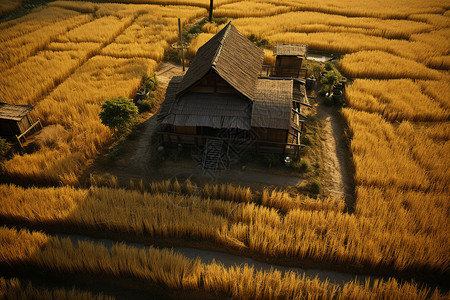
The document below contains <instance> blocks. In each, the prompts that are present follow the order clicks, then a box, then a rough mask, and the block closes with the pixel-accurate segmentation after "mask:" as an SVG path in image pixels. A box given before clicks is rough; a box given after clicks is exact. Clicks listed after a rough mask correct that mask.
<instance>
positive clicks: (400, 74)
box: [339, 51, 442, 80]
mask: <svg viewBox="0 0 450 300" xmlns="http://www.w3.org/2000/svg"><path fill="white" fill-rule="evenodd" d="M339 66H340V69H341V70H342V72H343V73H345V74H346V75H348V76H350V77H353V78H360V77H363V78H367V77H369V78H375V79H395V78H414V79H434V80H437V79H440V78H441V77H442V74H441V73H440V72H438V71H436V70H432V69H429V68H427V67H425V66H424V65H423V64H420V63H418V62H415V61H413V60H410V59H407V58H403V57H399V56H396V55H392V54H389V53H386V52H383V51H361V52H356V53H352V54H347V55H345V57H344V58H343V59H342V60H341V61H340V64H339Z"/></svg>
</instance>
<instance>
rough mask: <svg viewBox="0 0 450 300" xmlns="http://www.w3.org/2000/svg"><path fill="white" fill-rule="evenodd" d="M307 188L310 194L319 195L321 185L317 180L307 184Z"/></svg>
mask: <svg viewBox="0 0 450 300" xmlns="http://www.w3.org/2000/svg"><path fill="white" fill-rule="evenodd" d="M308 188H309V191H310V192H311V193H313V194H319V193H320V190H321V189H322V185H321V184H320V182H319V181H318V180H314V181H312V182H311V183H310V184H309V186H308Z"/></svg>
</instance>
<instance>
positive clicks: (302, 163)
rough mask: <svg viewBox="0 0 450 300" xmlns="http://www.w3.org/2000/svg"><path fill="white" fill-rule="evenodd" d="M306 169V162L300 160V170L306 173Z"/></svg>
mask: <svg viewBox="0 0 450 300" xmlns="http://www.w3.org/2000/svg"><path fill="white" fill-rule="evenodd" d="M308 169H309V165H308V162H306V161H304V160H301V161H300V172H302V173H306V172H308Z"/></svg>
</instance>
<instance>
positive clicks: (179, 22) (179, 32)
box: [178, 0, 212, 72]
mask: <svg viewBox="0 0 450 300" xmlns="http://www.w3.org/2000/svg"><path fill="white" fill-rule="evenodd" d="M211 1H212V0H211ZM178 34H179V35H180V47H181V60H182V62H183V72H184V45H183V36H182V35H181V20H180V18H178Z"/></svg>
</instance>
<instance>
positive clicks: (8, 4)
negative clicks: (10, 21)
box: [0, 0, 22, 16]
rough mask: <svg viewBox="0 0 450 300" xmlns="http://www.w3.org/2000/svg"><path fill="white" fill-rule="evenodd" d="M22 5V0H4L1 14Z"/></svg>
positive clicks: (0, 10) (0, 6) (1, 5)
mask: <svg viewBox="0 0 450 300" xmlns="http://www.w3.org/2000/svg"><path fill="white" fill-rule="evenodd" d="M21 5H22V0H3V1H2V2H0V16H1V15H6V14H7V13H10V12H12V11H14V10H16V9H17V8H19V7H20V6H21Z"/></svg>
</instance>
